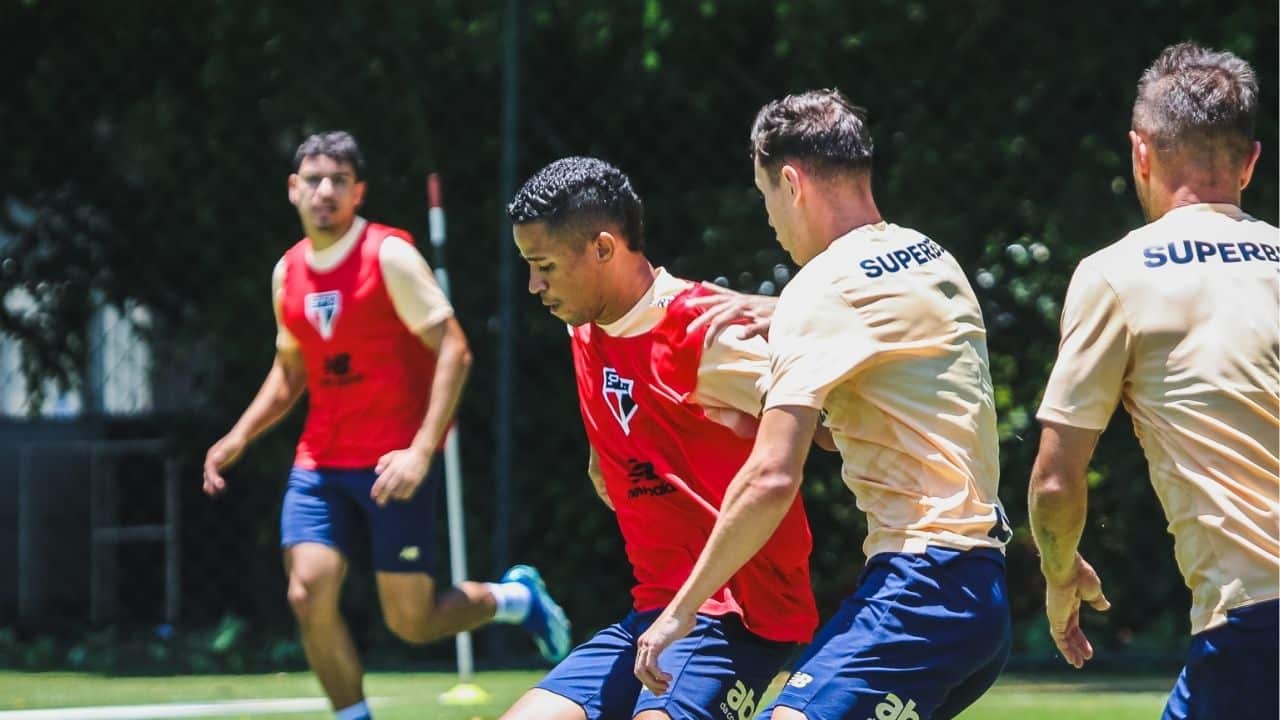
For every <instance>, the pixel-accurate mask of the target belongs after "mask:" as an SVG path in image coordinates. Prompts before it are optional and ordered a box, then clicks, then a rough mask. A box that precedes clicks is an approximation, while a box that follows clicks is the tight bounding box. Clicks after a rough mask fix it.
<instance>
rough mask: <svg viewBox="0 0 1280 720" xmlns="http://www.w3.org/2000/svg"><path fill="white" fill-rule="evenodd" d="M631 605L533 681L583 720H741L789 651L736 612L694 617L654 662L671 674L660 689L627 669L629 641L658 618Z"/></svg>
mask: <svg viewBox="0 0 1280 720" xmlns="http://www.w3.org/2000/svg"><path fill="white" fill-rule="evenodd" d="M658 612H659V611H657V610H653V611H650V612H644V613H638V612H635V611H632V612H631V613H629V614H628V615H627V616H626V617H625V618H623V619H622V622H619V623H616V624H614V625H610V626H609V627H607V628H605V629H604V630H601V631H600V632H598V633H596V635H595V637H592V638H591V639H590V640H588V641H587V642H585V643H583V644H582V645H579V646H578V647H576V648H574V650H573V652H572V653H570V654H569V657H567V658H565V659H564V660H563V661H561V663H560V664H559V665H556V666H555V667H554V668H552V670H551V672H550V673H547V676H546V677H545V678H543V679H542V682H540V683H538V687H539V688H541V689H543V690H546V691H548V692H552V693H555V694H556V695H560V696H561V697H565V698H568V699H569V700H572V701H573V702H575V703H577V704H578V705H580V706H582V709H583V710H585V711H586V713H587V720H615V719H616V720H630V718H632V717H634V716H635V715H637V714H638V713H641V712H644V711H645V710H663V711H665V712H666V713H667V714H668V715H670V716H671V717H672V720H691V719H693V718H697V719H698V720H739V719H741V720H748V719H749V718H752V717H754V713H755V712H756V710H758V709H759V704H760V698H761V696H762V695H764V692H765V690H767V689H768V687H769V682H770V681H771V680H773V676H774V675H776V674H777V672H778V669H779V668H781V667H782V664H783V663H784V662H786V659H787V657H788V656H789V655H790V654H791V652H792V650H794V649H795V645H794V644H793V643H785V642H773V641H770V640H765V639H763V638H761V637H759V636H757V635H754V634H752V633H750V632H748V631H747V630H746V629H745V628H743V626H742V621H741V620H740V619H739V618H738V616H737V615H725V616H724V617H709V616H706V615H699V616H698V619H697V624H696V625H695V626H694V629H693V632H691V633H689V634H688V635H687V636H685V637H683V638H681V639H680V640H677V641H676V642H675V643H673V644H672V645H671V647H669V648H667V650H666V652H664V653H663V654H662V658H661V659H660V661H659V667H660V668H661V669H662V670H663V671H664V672H667V673H670V674H671V675H672V677H673V679H672V681H671V686H670V687H669V688H668V689H667V692H665V693H663V694H662V695H660V696H659V695H654V694H653V693H651V692H649V691H648V690H647V689H645V688H644V687H643V686H642V685H641V684H640V681H639V680H637V679H636V676H635V675H634V674H633V671H634V669H635V661H636V640H637V639H639V637H640V635H641V634H643V633H644V631H645V630H646V629H647V628H648V627H649V624H650V623H652V622H653V621H654V619H656V618H657V617H658Z"/></svg>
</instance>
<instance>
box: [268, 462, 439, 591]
mask: <svg viewBox="0 0 1280 720" xmlns="http://www.w3.org/2000/svg"><path fill="white" fill-rule="evenodd" d="M443 467H444V463H443V461H442V458H439V457H436V458H435V459H434V460H433V462H432V463H431V470H429V471H428V472H427V477H426V479H425V480H423V481H422V486H421V487H419V488H418V492H417V493H416V494H414V496H413V498H412V499H410V500H409V501H408V502H396V501H395V500H392V501H391V502H388V503H387V505H386V507H378V506H377V504H375V503H374V502H373V499H372V498H370V497H369V490H370V489H371V488H372V487H373V481H374V480H376V479H377V477H378V476H377V474H376V473H374V472H373V470H372V469H368V470H331V469H324V468H321V469H319V470H304V469H302V468H299V467H295V468H293V469H292V470H290V471H289V484H288V486H286V488H285V491H284V503H283V505H282V506H281V508H280V546H281V547H284V548H289V547H292V546H294V545H297V544H298V543H304V542H314V543H321V544H323V545H328V546H330V547H333V548H336V549H337V550H338V551H339V552H341V553H342V554H343V555H344V556H346V557H348V558H350V557H351V553H352V550H353V546H354V543H355V539H356V536H355V533H357V532H360V531H361V530H362V529H364V528H368V532H369V539H370V545H371V546H372V548H373V569H374V570H377V571H378V572H420V573H427V574H428V575H430V574H431V571H432V565H433V560H434V554H433V552H432V548H433V543H432V542H431V540H432V537H431V536H432V528H433V526H434V524H435V523H434V520H435V514H436V497H437V495H438V494H439V492H440V485H441V484H442V483H441V480H442V478H443V476H444V473H443V471H442V468H443Z"/></svg>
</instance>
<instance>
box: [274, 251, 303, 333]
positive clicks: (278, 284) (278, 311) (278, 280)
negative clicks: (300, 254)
mask: <svg viewBox="0 0 1280 720" xmlns="http://www.w3.org/2000/svg"><path fill="white" fill-rule="evenodd" d="M284 268H285V264H284V258H280V262H277V263H276V266H275V268H274V269H272V271H271V309H272V311H273V312H274V313H275V316H276V349H277V350H297V349H298V339H297V338H295V337H294V336H293V333H291V332H289V328H287V327H285V326H284V311H283V307H284Z"/></svg>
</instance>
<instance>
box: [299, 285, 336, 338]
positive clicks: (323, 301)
mask: <svg viewBox="0 0 1280 720" xmlns="http://www.w3.org/2000/svg"><path fill="white" fill-rule="evenodd" d="M304 302H305V305H304V307H305V313H306V316H307V320H309V321H311V324H312V325H313V326H314V327H315V329H316V332H318V333H320V337H322V338H324V339H325V340H332V339H333V326H334V325H335V324H337V322H338V313H340V312H342V293H341V292H340V291H338V290H329V291H326V292H314V293H307V297H306V299H305V301H304Z"/></svg>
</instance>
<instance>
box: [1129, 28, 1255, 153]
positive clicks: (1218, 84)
mask: <svg viewBox="0 0 1280 720" xmlns="http://www.w3.org/2000/svg"><path fill="white" fill-rule="evenodd" d="M1257 114H1258V79H1257V77H1256V76H1255V75H1254V72H1253V68H1252V67H1250V66H1249V63H1247V62H1245V61H1244V60H1241V59H1240V58H1239V57H1236V56H1235V55H1233V54H1232V53H1229V52H1218V51H1214V50H1209V49H1207V48H1203V47H1200V46H1199V45H1196V44H1194V43H1190V42H1183V43H1178V44H1177V45H1171V46H1169V47H1167V48H1165V50H1164V52H1162V53H1160V57H1158V58H1156V61H1155V62H1154V63H1152V64H1151V67H1149V68H1147V70H1146V72H1144V73H1143V74H1142V79H1141V80H1139V81H1138V97H1137V99H1136V100H1135V101H1134V103H1133V129H1134V130H1135V131H1138V132H1141V133H1144V134H1146V135H1148V136H1149V137H1150V138H1151V140H1152V142H1153V143H1154V145H1155V148H1156V150H1157V151H1159V152H1175V153H1182V152H1186V151H1189V152H1191V153H1194V154H1197V155H1208V156H1209V157H1213V156H1216V155H1218V153H1226V157H1227V159H1229V160H1230V161H1231V162H1233V163H1236V164H1238V163H1243V162H1244V161H1245V160H1246V159H1247V158H1248V157H1249V154H1250V153H1251V152H1252V147H1253V139H1254V135H1253V132H1254V124H1255V122H1256V118H1257Z"/></svg>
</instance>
